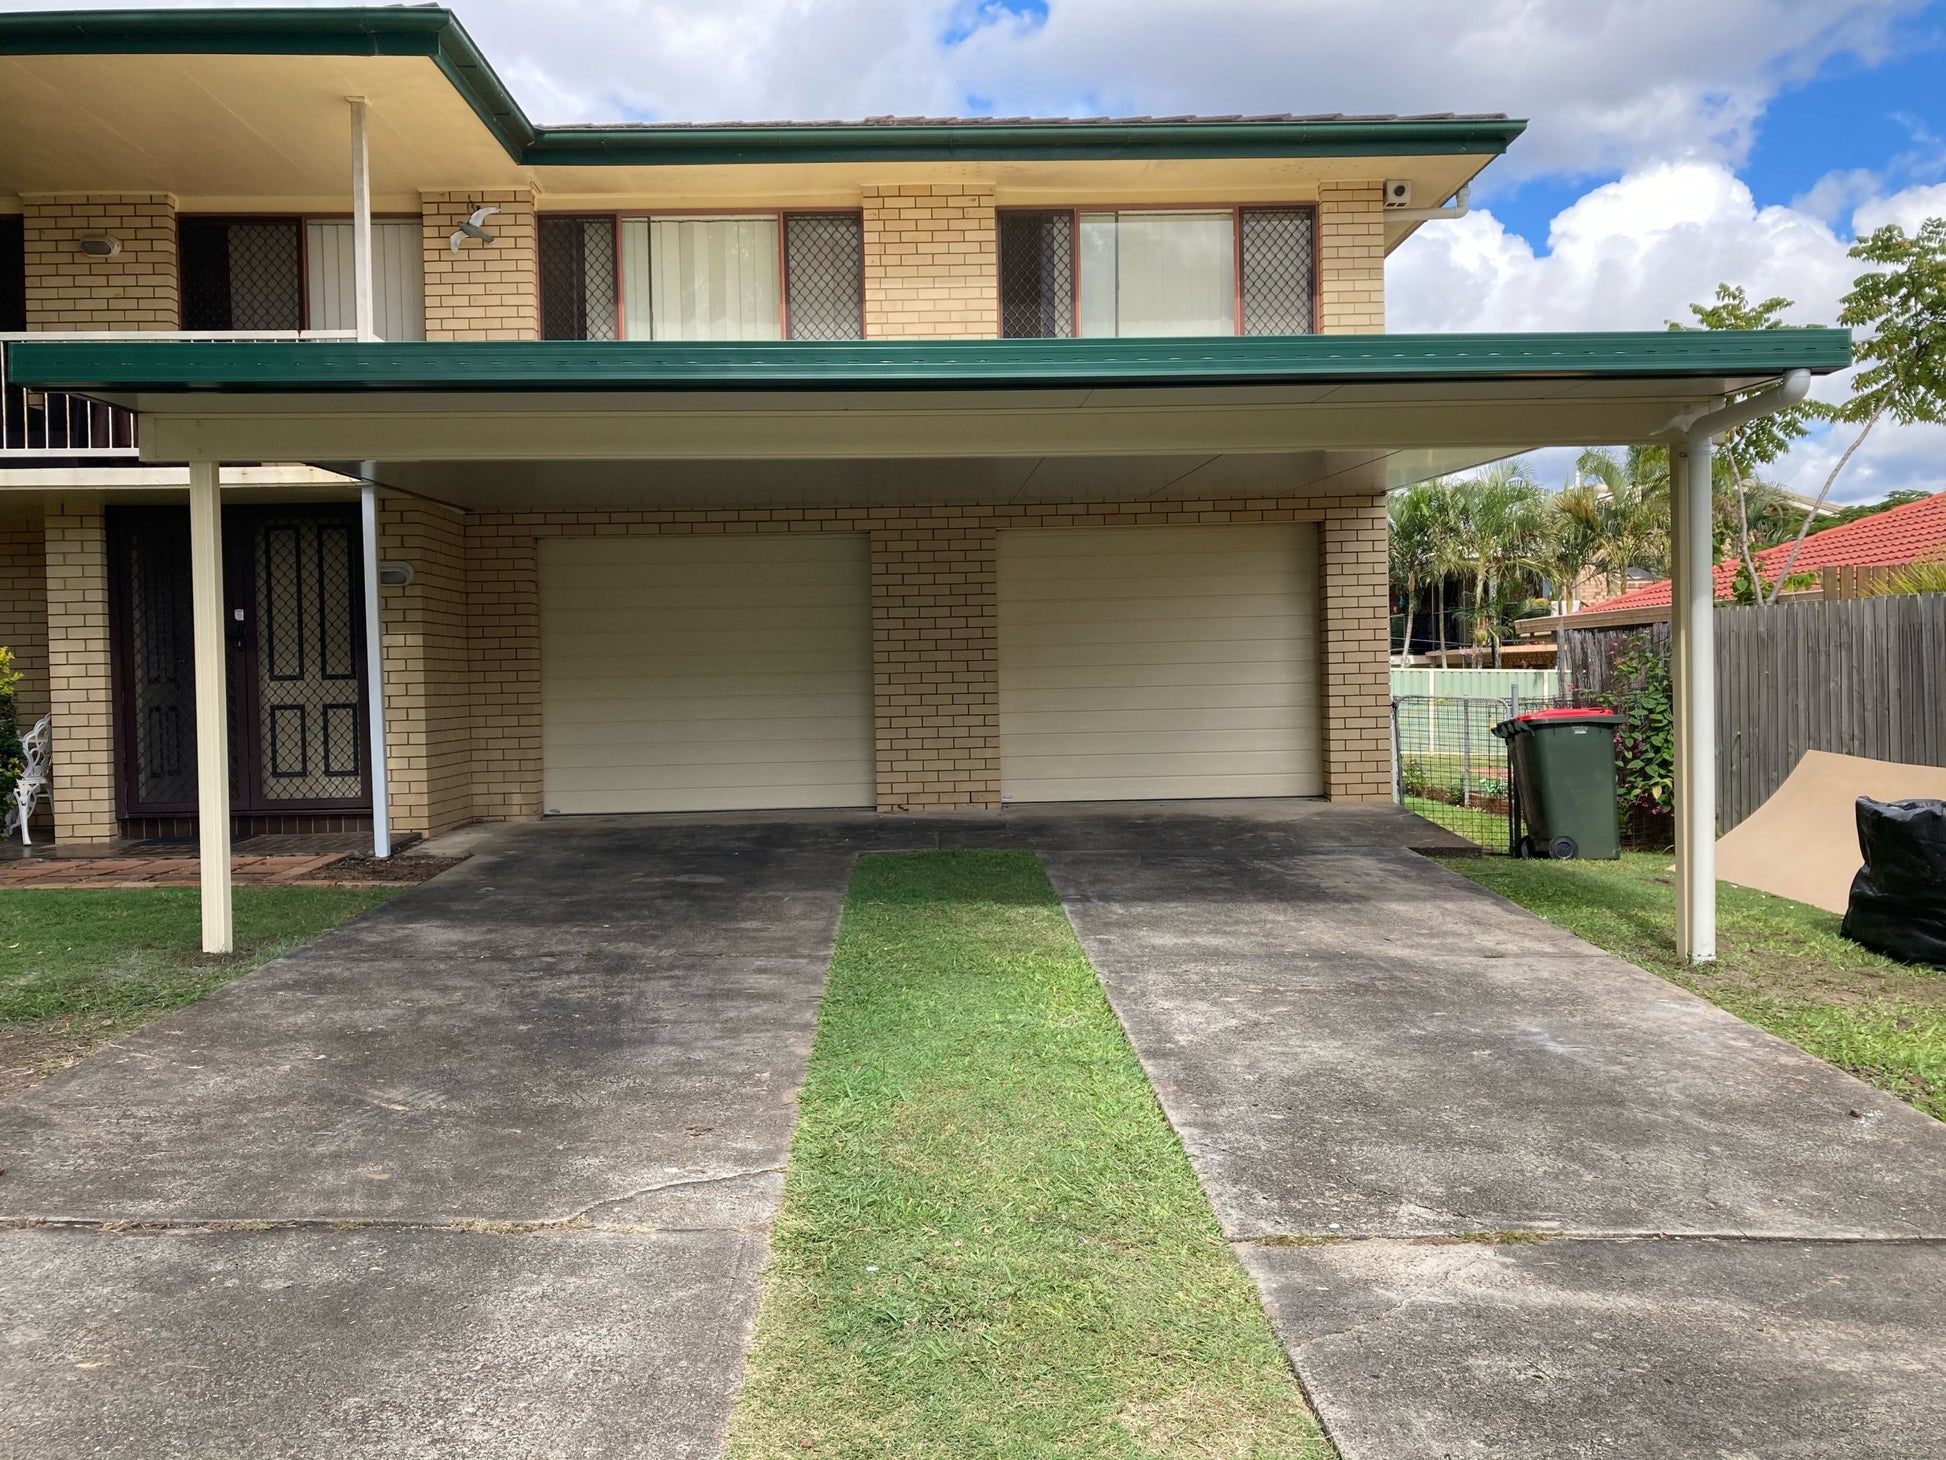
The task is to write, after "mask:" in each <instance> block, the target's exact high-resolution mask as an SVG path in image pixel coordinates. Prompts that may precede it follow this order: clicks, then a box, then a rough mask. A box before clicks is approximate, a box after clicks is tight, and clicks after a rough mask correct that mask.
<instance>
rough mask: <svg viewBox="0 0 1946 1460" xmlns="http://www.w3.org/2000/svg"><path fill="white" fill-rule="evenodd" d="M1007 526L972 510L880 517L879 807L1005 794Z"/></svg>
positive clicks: (875, 628) (972, 802)
mask: <svg viewBox="0 0 1946 1460" xmlns="http://www.w3.org/2000/svg"><path fill="white" fill-rule="evenodd" d="M999 537H1000V535H999V532H998V530H997V529H996V528H995V526H994V524H993V523H992V522H991V520H989V519H986V518H984V517H981V516H974V515H971V514H968V513H964V512H954V513H946V512H940V513H934V512H924V511H911V512H906V513H901V514H899V515H898V516H897V517H895V518H894V519H892V520H891V521H889V522H886V523H884V524H883V525H878V526H874V527H873V529H872V694H873V711H874V725H873V731H874V736H875V739H876V741H877V764H878V774H877V788H878V808H879V810H881V811H917V810H922V809H936V808H941V807H981V806H996V805H998V804H999V801H1000V700H999V679H998V675H999V659H1000V648H999V641H998V639H997V637H996V634H997V628H996V624H997V618H996V614H997V611H998V610H997V602H996V592H995V583H994V574H995V563H996V560H997V556H998V551H999Z"/></svg>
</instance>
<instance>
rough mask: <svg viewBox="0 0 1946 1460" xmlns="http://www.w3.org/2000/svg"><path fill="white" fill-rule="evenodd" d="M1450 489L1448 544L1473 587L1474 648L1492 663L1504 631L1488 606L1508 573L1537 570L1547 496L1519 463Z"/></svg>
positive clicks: (1496, 658)
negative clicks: (1450, 538)
mask: <svg viewBox="0 0 1946 1460" xmlns="http://www.w3.org/2000/svg"><path fill="white" fill-rule="evenodd" d="M1449 490H1450V493H1451V496H1450V498H1449V500H1450V501H1451V504H1452V532H1453V544H1454V547H1455V549H1456V556H1457V558H1458V560H1459V562H1460V564H1461V568H1460V571H1461V574H1462V575H1463V576H1465V577H1466V578H1468V579H1469V580H1470V582H1471V586H1472V598H1471V605H1470V608H1469V610H1468V617H1469V620H1470V623H1471V627H1472V638H1473V646H1474V648H1475V649H1476V650H1491V652H1492V655H1493V661H1494V663H1495V664H1496V665H1497V664H1498V663H1499V662H1500V644H1501V641H1502V639H1503V638H1504V637H1505V634H1504V626H1503V622H1502V620H1501V619H1500V617H1499V615H1498V614H1497V613H1496V612H1495V610H1494V609H1493V607H1492V605H1494V604H1495V602H1496V600H1497V597H1498V595H1499V594H1500V592H1501V591H1502V590H1503V589H1504V588H1506V587H1507V586H1508V582H1509V579H1510V577H1511V575H1513V574H1515V573H1517V572H1519V571H1520V570H1523V569H1526V570H1529V571H1532V572H1536V573H1538V572H1539V571H1540V569H1541V565H1542V562H1543V560H1544V559H1545V556H1546V551H1547V510H1546V509H1547V503H1546V499H1545V497H1544V496H1543V494H1542V492H1541V489H1540V488H1539V487H1538V486H1536V485H1535V484H1534V479H1533V478H1532V477H1531V476H1529V475H1528V474H1527V469H1526V468H1525V467H1523V466H1521V465H1520V464H1519V463H1518V462H1505V461H1502V462H1496V463H1494V464H1493V465H1492V466H1489V467H1487V468H1485V469H1484V470H1483V471H1481V472H1479V473H1477V474H1475V475H1474V476H1470V477H1465V478H1462V479H1461V480H1460V481H1458V482H1456V483H1454V484H1453V485H1452V486H1451V488H1450V489H1449ZM1521 596H1522V598H1523V599H1525V598H1528V597H1531V594H1529V593H1526V592H1523V593H1522V595H1521Z"/></svg>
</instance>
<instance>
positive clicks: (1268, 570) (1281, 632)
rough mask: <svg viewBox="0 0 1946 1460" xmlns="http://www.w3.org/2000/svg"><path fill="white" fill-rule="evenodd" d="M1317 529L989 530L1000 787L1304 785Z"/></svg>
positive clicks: (1257, 790) (1242, 792)
mask: <svg viewBox="0 0 1946 1460" xmlns="http://www.w3.org/2000/svg"><path fill="white" fill-rule="evenodd" d="M1317 561H1318V550H1317V531H1316V528H1315V527H1314V526H1313V525H1312V524H1309V523H1296V524H1279V525H1276V526H1253V527H1156V528H1147V527H1126V528H1123V527H1108V528H1076V529H1069V530H1050V531H1045V532H1003V533H1001V534H1000V583H999V592H1000V602H999V611H1000V789H1001V795H1002V797H1003V798H1005V799H1006V800H1009V801H1097V800H1129V799H1144V798H1151V797H1153V798H1157V799H1161V798H1177V797H1193V796H1316V795H1321V794H1322V793H1323V791H1324V770H1323V754H1322V749H1321V747H1322V743H1323V740H1322V736H1321V734H1320V731H1319V724H1320V719H1319V716H1320V710H1319V694H1318V637H1317V615H1318V569H1317Z"/></svg>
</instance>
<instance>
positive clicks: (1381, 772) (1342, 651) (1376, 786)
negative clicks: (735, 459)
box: [1323, 497, 1392, 801]
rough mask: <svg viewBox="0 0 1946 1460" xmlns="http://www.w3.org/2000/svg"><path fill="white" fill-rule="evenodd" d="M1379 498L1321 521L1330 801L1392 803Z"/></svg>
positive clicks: (1352, 503)
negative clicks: (1322, 525) (1322, 527)
mask: <svg viewBox="0 0 1946 1460" xmlns="http://www.w3.org/2000/svg"><path fill="white" fill-rule="evenodd" d="M1386 529H1387V522H1386V515H1385V499H1384V498H1383V497H1371V498H1354V499H1350V500H1347V501H1345V502H1342V503H1340V504H1339V506H1338V507H1337V508H1336V509H1335V510H1334V511H1332V512H1331V513H1329V514H1328V515H1327V516H1326V517H1325V520H1324V584H1323V593H1324V601H1323V606H1324V687H1325V688H1324V695H1325V700H1324V710H1325V714H1324V725H1325V744H1324V782H1325V790H1326V794H1327V795H1329V796H1330V797H1331V799H1332V800H1333V801H1390V800H1391V799H1392V672H1391V658H1390V655H1391V618H1390V611H1391V601H1390V588H1389V585H1388V581H1387V576H1386V572H1387V570H1386V550H1385V549H1386Z"/></svg>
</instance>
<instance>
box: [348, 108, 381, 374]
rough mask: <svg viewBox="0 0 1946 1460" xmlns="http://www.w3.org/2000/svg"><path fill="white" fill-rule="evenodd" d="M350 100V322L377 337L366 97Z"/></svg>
mask: <svg viewBox="0 0 1946 1460" xmlns="http://www.w3.org/2000/svg"><path fill="white" fill-rule="evenodd" d="M345 100H346V101H348V102H350V103H351V272H352V298H353V301H354V303H353V314H354V319H353V323H354V325H355V326H356V328H357V330H358V338H359V339H361V340H375V339H377V338H378V314H377V306H376V304H375V302H374V297H373V293H372V175H371V158H370V155H369V153H368V152H367V150H366V146H365V98H364V97H362V96H349V97H346V98H345Z"/></svg>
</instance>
